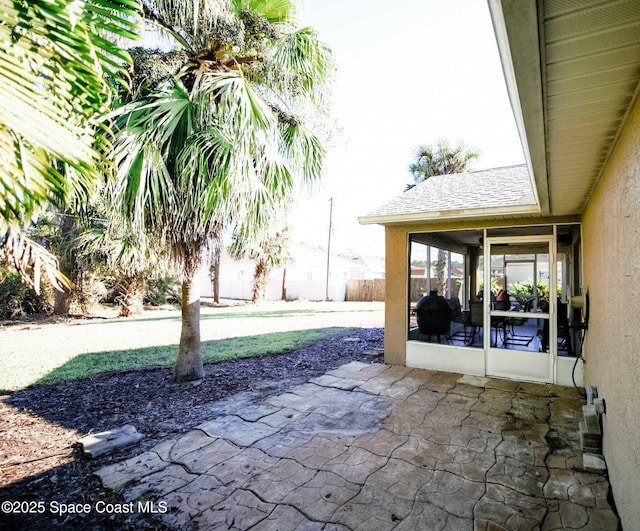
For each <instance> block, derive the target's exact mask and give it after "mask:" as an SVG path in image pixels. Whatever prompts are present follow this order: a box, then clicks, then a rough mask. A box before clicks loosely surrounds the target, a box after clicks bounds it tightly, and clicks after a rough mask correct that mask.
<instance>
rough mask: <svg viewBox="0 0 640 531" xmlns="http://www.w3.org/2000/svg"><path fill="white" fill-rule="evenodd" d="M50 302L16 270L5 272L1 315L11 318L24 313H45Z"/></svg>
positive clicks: (0, 306)
mask: <svg viewBox="0 0 640 531" xmlns="http://www.w3.org/2000/svg"><path fill="white" fill-rule="evenodd" d="M48 309H49V308H48V304H47V302H46V300H45V298H44V296H42V295H38V294H37V293H36V292H35V291H34V290H33V289H32V288H30V287H29V286H27V285H26V284H24V283H23V282H22V281H21V280H20V275H19V274H18V273H15V272H10V273H5V274H4V275H3V276H2V281H1V282H0V317H2V318H3V319H11V318H14V317H20V316H22V315H29V314H36V313H44V312H46V311H47V310H48Z"/></svg>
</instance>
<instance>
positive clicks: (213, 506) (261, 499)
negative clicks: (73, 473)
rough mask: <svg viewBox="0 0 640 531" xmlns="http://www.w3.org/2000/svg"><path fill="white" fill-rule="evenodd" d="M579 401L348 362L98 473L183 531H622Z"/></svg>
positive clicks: (239, 405) (547, 390)
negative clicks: (160, 509)
mask: <svg viewBox="0 0 640 531" xmlns="http://www.w3.org/2000/svg"><path fill="white" fill-rule="evenodd" d="M583 404H584V400H582V397H581V396H580V394H579V393H578V391H577V390H574V389H571V388H562V387H557V386H551V385H536V384H529V383H519V382H510V381H505V380H498V379H492V378H478V377H471V376H463V375H460V374H453V373H444V372H435V371H427V370H419V369H410V368H406V367H390V366H386V365H380V364H374V365H369V364H363V363H357V362H354V363H349V364H347V365H344V366H342V367H340V368H338V369H336V370H333V371H330V372H328V373H327V374H325V375H323V376H321V377H319V378H315V379H313V380H311V381H310V382H309V383H307V384H304V385H301V386H298V387H295V388H293V389H291V390H289V391H288V392H286V393H282V394H280V395H278V396H273V397H270V398H269V399H267V400H265V401H263V402H261V403H254V402H252V400H251V399H250V398H249V397H248V396H247V395H244V394H241V395H238V396H237V397H235V398H231V397H229V398H227V399H225V400H224V401H221V402H220V403H219V405H220V407H219V408H212V410H215V411H218V413H219V414H218V415H217V416H214V417H213V418H212V419H211V420H210V421H208V422H205V423H203V424H201V425H200V426H198V427H197V428H196V429H195V430H192V431H190V432H188V433H186V434H185V435H184V436H182V437H181V438H180V439H178V440H168V441H165V442H163V443H161V444H159V445H157V446H156V447H155V448H153V449H152V450H150V451H149V452H146V453H144V454H141V455H139V456H136V457H133V458H131V459H128V460H126V461H124V462H122V463H117V464H114V465H110V466H107V467H105V468H103V469H101V470H99V471H98V472H97V474H98V476H99V477H100V478H101V479H102V482H103V484H104V486H105V487H107V488H110V489H117V490H121V491H122V493H123V496H124V497H125V499H126V500H128V501H129V500H136V499H141V498H143V499H146V500H152V501H155V502H160V501H162V502H165V503H166V504H167V507H168V509H169V510H168V512H167V513H165V514H158V515H156V516H157V517H158V518H160V519H161V520H162V521H163V522H164V523H165V524H167V525H168V526H169V527H171V528H173V529H238V530H244V529H252V530H276V529H277V530H281V531H282V530H289V529H305V530H316V529H317V530H336V531H337V530H357V529H362V530H376V531H378V530H385V529H398V530H405V529H446V530H457V529H460V530H479V531H480V530H483V531H489V530H505V529H506V530H521V529H542V530H555V529H567V528H571V529H585V530H590V529H593V530H598V531H606V530H609V529H610V530H615V529H617V527H618V519H617V516H616V514H615V512H614V511H613V510H612V508H611V506H610V505H609V502H608V494H609V490H610V489H609V484H608V482H607V480H606V478H605V477H604V476H602V475H597V474H593V473H589V472H587V471H586V470H584V468H583V466H582V457H581V454H580V441H579V435H578V424H579V422H580V421H581V420H582V413H581V411H582V409H581V408H582V405H583Z"/></svg>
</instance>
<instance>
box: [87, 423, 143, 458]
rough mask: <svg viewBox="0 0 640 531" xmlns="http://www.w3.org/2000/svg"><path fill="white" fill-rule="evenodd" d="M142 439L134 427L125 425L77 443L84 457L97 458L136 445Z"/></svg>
mask: <svg viewBox="0 0 640 531" xmlns="http://www.w3.org/2000/svg"><path fill="white" fill-rule="evenodd" d="M143 438H144V435H142V434H141V433H138V431H137V430H136V429H135V427H134V426H131V425H130V424H127V425H125V426H121V427H120V428H116V429H113V430H108V431H103V432H100V433H92V434H91V435H87V436H86V437H82V439H79V440H78V443H79V444H80V447H81V448H82V452H83V453H84V455H86V456H87V457H98V456H100V455H103V454H106V453H109V452H114V451H116V450H119V449H120V448H125V447H126V446H132V445H134V444H137V443H139V442H140V440H141V439H143Z"/></svg>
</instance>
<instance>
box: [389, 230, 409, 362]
mask: <svg viewBox="0 0 640 531" xmlns="http://www.w3.org/2000/svg"><path fill="white" fill-rule="evenodd" d="M385 246H386V256H385V263H386V284H385V290H386V293H385V327H384V361H385V363H389V364H391V365H405V364H406V358H407V347H406V344H407V326H408V322H407V319H408V310H407V302H406V296H407V286H408V278H407V274H408V273H407V271H408V267H407V257H408V256H409V249H408V237H407V231H406V230H405V228H404V227H387V228H386V231H385Z"/></svg>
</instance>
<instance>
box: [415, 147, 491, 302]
mask: <svg viewBox="0 0 640 531" xmlns="http://www.w3.org/2000/svg"><path fill="white" fill-rule="evenodd" d="M479 156H480V152H479V151H477V150H472V149H469V148H468V147H467V146H466V145H465V144H464V142H458V144H457V145H456V146H454V147H452V146H451V144H450V143H449V141H448V140H446V139H445V138H439V139H438V140H437V141H436V142H435V144H433V145H422V146H418V149H417V150H416V152H415V160H414V162H413V163H412V164H410V165H409V172H410V173H411V175H413V180H414V182H413V183H410V184H407V186H406V187H405V192H406V191H407V190H410V189H411V188H414V187H415V186H416V185H417V184H419V183H421V182H423V181H426V180H427V179H429V178H430V177H434V176H435V175H451V174H454V173H463V172H465V171H467V170H468V169H469V166H470V164H471V162H472V161H474V160H475V159H477V158H478V157H479ZM427 267H431V264H427ZM446 268H447V253H446V252H445V250H444V249H438V259H437V261H436V287H437V290H438V294H439V295H444V291H445V288H446V280H445V277H446ZM429 289H430V288H429Z"/></svg>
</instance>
